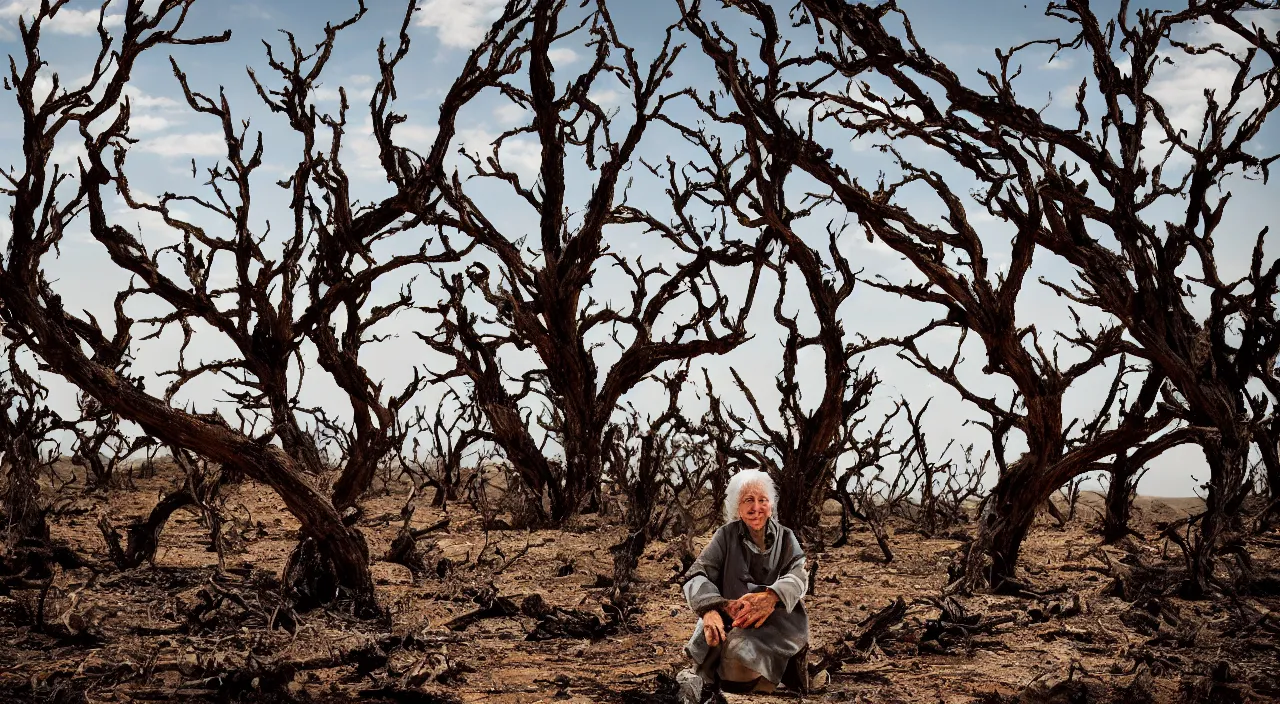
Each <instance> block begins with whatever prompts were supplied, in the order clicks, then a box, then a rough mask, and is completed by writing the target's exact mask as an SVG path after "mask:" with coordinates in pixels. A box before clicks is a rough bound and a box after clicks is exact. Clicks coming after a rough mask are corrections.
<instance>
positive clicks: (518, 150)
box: [458, 127, 542, 177]
mask: <svg viewBox="0 0 1280 704" xmlns="http://www.w3.org/2000/svg"><path fill="white" fill-rule="evenodd" d="M497 138H498V136H497V135H496V134H493V133H492V132H489V131H488V130H486V129H484V128H482V127H477V128H472V129H464V130H458V139H459V140H460V141H461V143H462V148H463V149H465V150H467V152H469V153H472V154H474V153H477V152H478V153H479V154H480V158H481V159H486V158H488V157H489V156H490V155H491V154H493V140H495V139H497ZM498 156H499V157H500V158H501V159H502V167H503V168H504V169H507V170H508V171H513V172H515V173H516V174H519V175H520V176H522V177H533V176H535V175H537V173H538V170H539V169H540V168H542V145H540V144H538V143H537V142H536V141H534V140H532V139H525V138H522V137H512V138H510V139H507V140H506V141H504V142H503V143H502V150H501V151H500V152H499V153H498Z"/></svg>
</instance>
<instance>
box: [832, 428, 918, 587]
mask: <svg viewBox="0 0 1280 704" xmlns="http://www.w3.org/2000/svg"><path fill="white" fill-rule="evenodd" d="M901 410H902V404H900V403H899V404H897V405H895V406H894V409H893V410H892V411H890V412H889V413H887V414H885V417H884V420H883V421H881V423H880V427H879V429H877V430H876V432H874V433H871V434H870V435H868V436H867V437H864V438H862V439H861V440H860V442H857V443H855V444H854V445H853V446H852V448H851V451H850V452H849V454H848V457H849V460H850V461H849V462H848V464H847V466H844V467H842V468H841V469H840V471H839V473H838V474H837V475H836V481H835V486H834V489H833V490H832V492H831V495H832V496H834V497H835V499H836V500H837V501H839V502H840V537H839V538H838V539H837V540H836V542H835V543H834V545H835V546H836V547H839V546H841V545H844V544H845V543H847V542H848V540H849V530H850V528H852V521H853V520H854V519H856V520H858V521H861V522H863V523H865V524H867V527H868V528H870V529H871V532H872V534H873V535H875V538H876V544H877V545H878V546H879V547H880V552H881V554H883V555H884V560H885V562H893V548H892V547H891V546H890V545H889V533H888V530H887V529H886V527H885V521H886V520H887V519H888V517H889V516H890V515H891V514H892V513H893V511H894V509H895V508H896V506H897V505H898V504H899V503H901V502H903V501H906V500H908V499H909V498H910V495H911V491H912V490H913V489H914V483H912V482H911V477H909V476H907V474H906V473H904V472H902V471H898V472H897V473H896V474H895V475H894V476H893V477H892V479H889V480H886V479H885V475H886V474H887V473H888V472H889V471H890V469H889V467H887V466H886V464H887V462H888V460H890V459H891V458H894V457H898V458H901V455H902V453H903V451H904V450H905V448H906V446H907V443H909V442H910V441H909V440H908V441H907V443H902V444H898V445H896V446H895V443H894V442H893V439H892V437H891V436H890V435H889V431H890V429H891V428H892V424H893V421H894V419H895V418H896V417H897V416H898V413H900V412H901Z"/></svg>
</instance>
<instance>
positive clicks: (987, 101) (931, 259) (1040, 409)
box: [686, 0, 1173, 588]
mask: <svg viewBox="0 0 1280 704" xmlns="http://www.w3.org/2000/svg"><path fill="white" fill-rule="evenodd" d="M735 5H736V6H737V8H738V9H739V10H740V11H742V12H745V13H746V14H747V15H749V16H751V17H753V18H754V20H755V23H756V30H755V31H756V34H757V35H758V37H759V40H758V44H759V47H758V51H757V50H756V48H755V47H753V49H752V50H751V52H750V53H751V54H752V55H757V54H758V56H759V60H758V62H757V63H755V64H753V63H751V62H748V61H745V60H744V59H743V55H742V54H740V53H739V50H738V47H737V44H735V43H734V41H733V40H732V38H730V37H728V36H727V35H725V34H724V33H723V32H722V31H721V30H720V29H718V28H717V27H716V26H715V25H708V24H707V23H706V22H705V20H703V19H702V18H701V10H700V8H699V7H698V6H697V5H696V4H689V5H687V9H686V17H687V19H688V26H689V28H690V31H691V32H692V33H693V34H694V35H695V36H697V37H698V39H699V41H700V42H701V43H702V48H703V50H704V52H705V53H706V54H707V55H708V56H709V57H711V58H712V59H713V60H714V61H715V62H716V66H717V68H718V69H719V75H720V77H721V80H722V83H723V86H724V89H725V91H726V93H727V94H728V95H729V98H730V99H731V100H732V109H731V110H717V109H716V107H715V106H714V105H713V104H711V103H710V102H709V101H703V103H704V108H705V109H706V110H708V111H710V112H711V114H715V115H716V116H717V120H718V121H719V122H721V123H722V124H725V125H732V126H735V127H736V128H737V129H738V130H739V131H740V134H741V136H742V139H744V140H745V141H746V143H747V145H748V147H747V148H748V152H749V153H751V154H753V155H757V156H756V157H755V158H756V160H757V161H758V163H759V164H760V165H759V166H758V167H755V170H754V173H753V174H752V177H753V178H762V176H761V175H760V174H762V173H765V172H778V171H781V170H784V169H800V170H803V171H804V172H805V173H807V174H808V175H809V176H811V177H812V178H814V179H816V180H817V181H818V182H819V183H820V184H821V185H822V186H823V187H824V188H826V189H828V191H827V193H826V195H824V196H820V197H821V198H825V199H826V202H828V203H830V204H831V205H832V206H833V207H839V208H841V209H844V210H846V211H847V212H849V213H850V214H851V215H853V216H855V217H856V218H857V219H858V221H859V222H860V223H861V224H862V226H863V227H864V228H865V229H866V231H867V234H868V236H871V237H876V238H879V239H880V240H881V241H883V242H884V243H885V244H887V245H888V246H889V247H891V248H893V249H894V250H896V251H897V252H899V253H900V254H902V255H904V256H905V257H906V259H907V260H908V261H909V262H910V263H911V264H912V265H914V267H915V268H916V269H917V270H918V271H919V273H920V274H921V275H922V276H923V277H924V281H922V282H910V283H898V282H892V281H888V280H885V279H882V278H880V279H874V280H872V281H871V282H870V283H872V284H873V285H875V286H877V287H879V288H881V289H883V290H885V291H887V292H890V293H894V294H897V295H899V296H902V297H904V298H908V299H914V300H917V301H921V302H924V303H930V304H934V305H938V306H942V307H943V308H944V309H945V311H946V313H945V315H944V316H942V317H940V318H938V319H936V320H934V321H933V322H931V323H929V324H928V325H926V326H924V327H922V328H921V329H920V330H919V331H918V332H916V333H913V334H911V335H908V336H906V337H904V338H902V339H901V340H900V341H899V344H900V345H901V348H902V355H903V356H904V358H906V359H907V360H908V361H910V362H912V363H913V364H915V365H917V366H918V367H920V368H921V369H923V370H925V371H927V372H929V373H930V374H932V375H934V376H935V377H936V378H938V379H940V380H942V381H944V382H946V383H947V384H948V385H950V386H951V387H952V388H953V389H955V390H956V391H957V392H958V393H959V394H960V395H961V397H962V398H964V399H965V400H967V401H968V402H970V403H972V404H973V405H975V406H977V407H978V408H980V409H981V410H982V411H983V412H984V413H986V414H988V415H989V416H990V419H991V420H990V421H989V422H987V423H984V425H986V427H987V428H988V430H989V431H990V432H991V435H992V441H993V445H994V447H995V448H996V453H995V458H996V461H997V463H998V464H999V466H1000V477H999V480H998V482H997V484H996V486H995V487H994V488H993V490H992V494H991V496H989V497H988V499H987V500H986V502H985V504H984V512H983V516H982V520H981V524H980V530H979V535H978V537H977V544H976V549H974V550H973V551H971V553H970V556H971V564H970V566H969V569H967V570H966V577H965V580H964V582H963V584H961V585H959V586H962V587H966V588H967V587H972V586H974V585H976V584H977V583H978V582H981V581H990V582H992V583H994V584H999V583H1001V582H1003V581H1005V580H1007V579H1009V578H1010V577H1011V576H1012V575H1013V573H1014V569H1015V567H1016V560H1017V555H1018V551H1019V549H1020V547H1021V544H1022V540H1023V538H1024V537H1025V535H1026V532H1027V529H1028V528H1029V527H1030V525H1031V523H1032V520H1033V519H1034V516H1035V511H1036V509H1037V508H1038V507H1039V506H1041V505H1042V504H1043V503H1044V502H1045V501H1046V500H1047V499H1048V498H1049V496H1051V495H1052V493H1053V492H1054V491H1056V490H1057V489H1058V487H1060V486H1062V485H1063V484H1065V483H1066V482H1067V481H1068V480H1069V479H1071V478H1072V477H1075V476H1079V475H1080V474H1082V473H1087V472H1089V471H1093V469H1094V463H1096V462H1098V461H1101V460H1103V459H1105V458H1106V457H1109V456H1111V455H1114V454H1115V453H1116V452H1117V451H1120V450H1122V449H1125V448H1129V447H1133V446H1134V445H1136V444H1138V443H1140V442H1142V441H1144V440H1146V439H1147V438H1150V437H1152V436H1154V435H1156V434H1158V433H1159V432H1161V431H1162V430H1163V429H1164V428H1166V427H1167V426H1168V425H1169V424H1170V423H1171V422H1172V421H1173V412H1172V411H1171V410H1167V409H1163V408H1158V409H1157V410H1156V412H1153V413H1152V414H1150V415H1145V416H1143V417H1142V418H1141V419H1135V420H1134V421H1133V422H1130V423H1123V424H1120V425H1116V426H1115V427H1109V428H1107V429H1106V430H1104V431H1102V432H1100V433H1098V434H1097V435H1096V436H1093V437H1091V438H1090V437H1089V436H1088V435H1087V434H1080V433H1077V437H1075V438H1073V437H1071V433H1072V431H1073V428H1072V426H1071V425H1069V424H1067V423H1066V422H1065V421H1064V417H1063V410H1062V399H1063V395H1064V393H1065V392H1066V391H1067V389H1068V388H1069V387H1070V386H1071V385H1072V384H1073V383H1074V382H1076V381H1077V380H1078V379H1080V378H1081V377H1083V376H1084V375H1085V374H1086V373H1088V372H1090V371H1092V370H1094V369H1098V368H1101V367H1102V366H1104V365H1105V364H1107V363H1108V361H1109V360H1111V359H1113V358H1114V357H1115V356H1116V355H1118V354H1119V353H1120V352H1122V351H1125V350H1126V347H1127V343H1126V342H1125V340H1124V337H1123V332H1124V330H1125V329H1126V328H1125V327H1124V326H1123V319H1120V320H1118V321H1113V322H1104V323H1103V324H1102V326H1101V327H1100V328H1099V329H1095V330H1086V329H1085V326H1083V325H1082V324H1079V323H1078V324H1077V330H1076V333H1075V334H1074V336H1073V335H1070V334H1067V335H1063V341H1064V342H1068V343H1069V344H1070V345H1072V346H1073V347H1074V348H1076V349H1078V350H1079V351H1080V352H1079V354H1078V356H1080V357H1082V358H1081V359H1080V360H1079V361H1078V362H1076V363H1074V364H1070V365H1063V364H1060V363H1059V362H1058V356H1057V352H1056V348H1055V349H1054V350H1053V351H1050V349H1047V348H1046V347H1045V344H1044V341H1042V339H1041V335H1040V332H1039V331H1038V329H1037V327H1036V325H1034V324H1029V325H1027V324H1020V323H1019V322H1018V320H1017V317H1016V315H1015V311H1016V306H1015V303H1016V301H1017V300H1018V296H1019V294H1020V292H1021V291H1022V290H1023V287H1024V282H1025V278H1026V275H1027V272H1028V271H1029V269H1030V266H1031V263H1032V261H1033V258H1034V254H1035V252H1036V251H1037V244H1038V243H1040V242H1041V240H1042V239H1043V237H1042V234H1041V227H1040V224H1041V223H1042V222H1043V221H1045V220H1047V219H1048V218H1049V216H1048V215H1047V214H1046V206H1044V204H1042V203H1041V202H1040V201H1038V200H1035V199H1032V200H1029V201H1027V200H1025V199H1023V198H1022V195H1023V194H1028V193H1032V194H1034V193H1039V192H1042V189H1039V186H1038V179H1039V178H1040V176H1041V175H1042V174H1043V171H1042V170H1037V169H1033V168H1031V166H1030V165H1029V159H1028V155H1025V154H1023V149H1022V144H1021V143H1020V142H1019V139H1020V137H1015V136H1012V135H1013V133H1014V132H1015V131H1016V130H1017V129H1019V128H1020V127H1021V122H1019V121H1020V120H1027V119H1030V118H1029V117H1028V115H1031V116H1034V114H1033V112H1032V111H1030V110H1028V109H1026V108H1022V107H1021V106H1017V107H1014V105H1016V103H1013V105H1010V104H1009V103H1012V102H1013V101H1014V97H1013V93H1012V91H1011V90H1009V89H1001V90H1000V92H999V93H998V94H997V95H996V96H994V97H992V96H987V95H981V94H977V93H974V92H972V91H969V92H965V93H963V96H965V99H964V100H963V101H960V100H959V98H958V97H957V96H958V95H960V94H961V93H960V92H961V91H964V90H966V89H964V87H963V86H962V84H961V83H960V82H959V79H957V78H956V77H955V75H954V73H952V72H951V71H950V69H948V68H947V67H946V66H945V65H943V64H942V63H941V62H939V61H937V60H936V59H934V58H932V57H931V56H929V55H928V53H927V52H926V51H925V49H923V48H922V47H920V46H918V44H917V43H916V42H915V39H914V35H912V34H911V33H910V24H909V22H908V21H907V20H906V19H905V17H904V16H903V13H901V12H900V11H899V10H898V9H897V7H896V6H895V5H893V4H892V3H886V4H884V5H881V6H878V7H869V6H866V5H861V4H852V3H845V2H843V1H838V0H811V1H810V0H805V1H804V2H801V3H800V4H799V5H798V6H797V9H796V11H795V14H794V17H795V18H796V21H797V22H799V23H801V24H806V23H807V24H809V25H811V26H812V28H813V30H812V31H813V32H814V33H815V34H816V36H817V37H818V38H819V39H820V40H822V41H823V42H824V44H823V48H815V50H814V51H812V52H805V51H800V52H797V51H796V46H797V45H795V44H794V43H790V44H787V45H785V46H784V44H783V40H782V34H781V31H780V29H779V25H778V21H777V17H776V15H775V13H774V11H773V10H772V8H770V7H769V6H767V5H766V4H765V3H763V2H758V1H755V0H743V1H742V2H738V3H735ZM894 21H900V22H901V25H900V26H901V27H903V28H904V29H902V30H901V31H900V32H896V33H895V30H894V29H893V28H891V26H890V25H891V24H892V22H894ZM904 33H905V35H906V40H905V42H906V43H905V44H904V40H903V39H901V38H900V37H899V35H900V34H904ZM1001 57H1002V58H1001V61H1002V65H1003V66H1005V67H1006V69H1007V61H1008V59H1007V55H1006V54H1003V53H1002V54H1001ZM815 67H816V68H815ZM819 69H820V70H819ZM873 75H874V76H877V77H879V78H882V79H886V80H887V82H888V84H889V85H890V86H891V88H887V89H884V90H883V91H878V89H873V88H872V87H871V86H870V85H869V84H866V83H864V82H860V81H861V79H862V78H864V77H865V78H869V77H871V76H873ZM1003 75H1004V79H1005V80H1009V76H1010V73H1009V72H1008V71H1007V70H1006V72H1005V73H1004V74H1003ZM992 81H994V85H995V86H996V87H997V88H999V87H1000V86H1001V85H1004V84H1001V83H1000V81H1001V78H1000V77H993V78H992ZM935 86H936V87H938V88H939V90H937V91H935V90H933V88H934V87H935ZM1001 101H1004V102H1003V103H1002V102H1001ZM788 110H792V111H793V112H795V111H798V112H799V113H800V114H801V116H800V117H791V116H790V115H789V114H788ZM961 110H964V111H970V112H977V113H978V114H979V115H980V116H981V117H982V118H983V119H982V120H965V119H963V118H961V117H960V116H959V115H958V112H959V111H961ZM988 115H990V117H988ZM819 121H822V122H825V123H827V124H829V125H833V126H838V127H840V128H842V130H841V131H840V133H841V134H843V135H845V136H861V135H868V134H870V135H877V136H878V137H879V138H881V139H883V140H884V142H885V144H884V146H885V150H886V152H887V153H888V154H890V155H891V156H892V157H893V159H894V161H895V162H896V164H897V167H898V169H899V170H900V173H901V177H900V178H899V179H897V180H896V181H891V180H887V179H882V180H881V181H879V182H878V183H877V184H876V185H875V187H874V188H868V187H866V186H864V185H863V184H862V183H861V182H860V181H859V179H858V178H857V176H856V175H855V174H854V173H853V172H851V171H850V170H849V168H847V167H846V166H845V165H843V164H842V163H841V161H840V159H839V158H838V157H837V154H839V153H840V151H837V150H835V149H833V148H832V147H831V146H828V145H827V144H825V143H824V142H823V136H824V135H825V134H829V133H830V130H825V131H821V132H820V131H817V130H815V127H814V125H815V123H817V122H819ZM997 125H998V126H997ZM1008 125H1012V128H1007V126H1008ZM1006 129H1008V131H1005V130H1006ZM901 142H916V143H923V144H924V145H925V146H926V147H928V148H932V149H937V150H939V151H940V153H942V154H943V155H944V156H946V157H947V158H949V159H950V160H953V161H954V162H956V163H957V164H958V165H959V166H961V167H963V168H964V169H965V170H966V172H967V173H968V174H969V175H971V176H972V177H973V178H974V179H975V180H976V181H977V183H979V184H981V186H980V189H981V190H979V191H978V192H977V193H976V194H975V199H974V201H973V202H972V203H968V202H966V200H965V199H964V198H963V197H961V196H960V195H958V194H957V193H956V192H954V191H953V189H952V188H951V187H950V186H949V185H948V183H947V181H946V180H944V179H943V177H942V176H941V175H940V174H939V173H937V172H935V171H931V170H928V169H924V168H921V167H918V166H916V165H914V164H913V163H911V162H910V161H908V160H907V159H906V158H905V157H904V156H902V154H901V152H900V151H899V150H898V144H899V143H901ZM766 155H767V156H766ZM907 188H912V189H917V190H919V189H924V191H925V192H929V193H931V194H933V195H935V196H936V197H937V199H938V202H939V203H940V204H941V206H942V208H943V209H944V212H945V217H944V218H943V219H942V221H941V222H940V223H934V222H929V221H924V220H921V219H919V218H918V217H917V216H915V215H913V214H912V213H911V212H909V211H908V210H907V209H905V208H903V207H902V206H901V205H898V204H897V203H896V202H895V199H896V198H897V196H898V195H899V194H900V192H902V191H904V189H907ZM975 212H976V213H982V214H984V215H985V214H990V215H993V216H995V217H996V218H998V219H999V220H1001V221H1005V222H1011V223H1013V225H1014V226H1015V227H1014V237H1013V242H1012V247H1011V260H1010V263H1009V265H1008V267H1007V268H1006V269H1004V270H1000V269H993V268H992V267H991V265H990V262H989V259H988V256H987V252H986V249H987V248H986V243H985V242H984V239H983V235H982V233H980V232H979V230H978V229H977V227H976V226H975V225H974V222H975V221H974V219H973V217H972V215H973V214H974V213H975ZM765 216H766V217H769V214H768V213H765ZM988 239H989V238H988ZM944 328H951V329H958V330H959V332H960V334H959V339H960V344H959V345H958V346H957V352H956V355H955V356H954V357H953V359H952V360H951V361H950V362H949V363H939V362H937V361H935V360H934V359H932V358H931V357H930V356H929V355H928V354H926V353H924V352H923V351H922V350H921V349H920V341H921V338H922V337H924V336H925V335H926V334H929V333H931V332H933V331H936V330H940V329H944ZM970 333H973V334H976V335H977V337H978V338H979V340H980V341H981V343H982V346H983V348H984V350H985V352H986V356H987V364H986V365H985V367H984V371H985V372H987V373H994V374H999V375H1001V376H1003V377H1005V378H1006V379H1007V380H1008V381H1009V382H1010V383H1011V384H1012V386H1013V388H1014V389H1015V395H1014V400H1013V401H1014V402H1013V403H1012V404H1009V403H1000V402H998V401H997V400H996V399H995V398H994V397H989V396H985V395H982V394H979V393H976V392H975V391H973V390H971V387H970V385H969V384H968V383H966V382H965V380H963V379H961V378H959V376H958V375H957V367H958V365H959V362H960V361H961V359H962V357H961V354H960V352H961V349H962V346H963V343H964V340H965V339H966V338H967V335H968V334H970ZM1107 413H1109V411H1108V410H1107V409H1103V411H1102V413H1100V417H1101V416H1103V415H1106V414H1107ZM1014 431H1017V432H1019V433H1020V434H1021V435H1022V436H1023V437H1024V439H1025V442H1026V444H1027V445H1028V450H1027V451H1026V452H1025V453H1023V454H1022V455H1021V456H1020V457H1017V458H1013V459H1009V458H1006V457H1005V450H1004V448H1005V447H1007V442H1006V439H1007V436H1008V434H1009V433H1010V432H1014ZM984 562H988V563H989V564H986V565H984V564H983V563H984Z"/></svg>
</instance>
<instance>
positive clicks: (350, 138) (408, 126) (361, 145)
mask: <svg viewBox="0 0 1280 704" xmlns="http://www.w3.org/2000/svg"><path fill="white" fill-rule="evenodd" d="M439 132H440V128H439V127H437V126H436V125H425V126H424V125H415V124H413V123H404V124H400V125H396V127H395V129H394V130H392V132H391V136H392V139H393V140H394V141H395V143H396V144H397V145H399V146H401V147H406V148H408V149H412V150H413V151H415V152H418V153H419V154H424V155H425V153H426V152H427V150H429V149H431V146H432V145H433V144H435V140H436V135H437V134H438V133H439ZM343 147H344V148H343V151H344V152H347V153H348V154H349V155H350V156H347V155H344V157H345V158H347V159H350V160H352V161H354V163H355V167H356V169H358V170H359V171H364V172H366V175H369V176H372V175H373V174H374V173H382V162H381V161H380V160H379V159H380V157H379V155H378V142H377V140H375V139H374V138H373V121H372V120H371V119H370V118H367V117H366V118H365V121H364V124H363V125H361V126H360V129H358V130H350V131H348V132H347V135H346V139H345V141H344V142H343ZM351 157H354V159H351ZM344 163H345V162H344Z"/></svg>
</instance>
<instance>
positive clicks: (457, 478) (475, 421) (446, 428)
mask: <svg viewBox="0 0 1280 704" xmlns="http://www.w3.org/2000/svg"><path fill="white" fill-rule="evenodd" d="M483 422H484V421H483V419H482V418H481V414H480V410H479V408H478V407H477V406H476V404H475V403H474V397H468V398H467V399H466V400H464V399H463V397H462V396H461V395H460V394H459V393H458V392H457V391H456V390H454V389H453V388H452V387H450V388H449V389H448V390H447V391H446V392H445V394H444V397H443V398H441V399H440V402H439V403H437V404H436V405H435V411H434V413H433V414H432V415H431V416H430V418H428V409H426V408H423V407H421V406H419V407H417V408H416V409H415V416H414V418H413V419H412V420H410V421H409V422H408V425H409V427H410V428H411V431H410V433H411V434H412V435H413V445H412V454H411V455H404V454H403V453H402V455H401V458H400V462H401V464H402V466H404V467H405V468H406V470H407V471H408V472H409V474H410V476H411V477H413V478H414V483H415V484H416V485H418V486H419V487H425V486H430V487H433V488H434V489H435V494H434V495H433V496H432V498H431V506H432V508H444V507H445V506H447V505H448V503H449V502H450V501H456V500H458V491H459V489H461V488H462V484H463V481H462V463H463V460H464V459H465V458H466V457H467V456H468V454H469V453H472V448H473V447H474V446H475V445H476V444H477V443H479V442H481V441H484V440H486V439H487V438H489V437H491V435H489V434H487V433H486V432H485V429H484V427H483ZM423 435H426V436H427V442H426V447H425V448H424V446H423V445H424V444H423V442H422V440H421V437H422V436H423ZM480 469H481V468H480V467H479V466H477V468H476V471H477V472H479V471H480Z"/></svg>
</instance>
